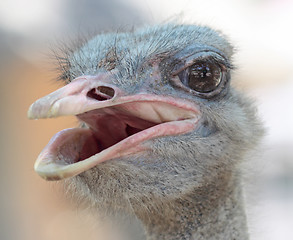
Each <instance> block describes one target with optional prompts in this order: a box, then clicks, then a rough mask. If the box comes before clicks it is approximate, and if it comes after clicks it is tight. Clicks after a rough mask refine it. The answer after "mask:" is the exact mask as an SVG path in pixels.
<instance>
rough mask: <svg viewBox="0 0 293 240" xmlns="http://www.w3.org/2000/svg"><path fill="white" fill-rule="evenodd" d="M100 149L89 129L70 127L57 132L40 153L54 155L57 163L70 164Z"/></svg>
mask: <svg viewBox="0 0 293 240" xmlns="http://www.w3.org/2000/svg"><path fill="white" fill-rule="evenodd" d="M101 150H102V149H101V148H100V146H99V143H98V142H97V140H96V139H95V137H94V134H93V132H92V131H91V130H90V129H84V128H72V129H64V130H62V131H60V132H58V133H57V134H56V135H55V136H54V137H53V138H52V139H51V141H50V142H49V143H48V145H47V146H46V147H45V149H44V150H43V152H42V153H41V154H46V155H50V156H55V159H56V160H57V161H58V162H59V163H62V162H63V163H64V164H72V163H76V162H79V161H82V160H84V159H87V158H89V157H90V156H92V155H94V154H96V153H98V152H100V151H101ZM51 159H52V158H51Z"/></svg>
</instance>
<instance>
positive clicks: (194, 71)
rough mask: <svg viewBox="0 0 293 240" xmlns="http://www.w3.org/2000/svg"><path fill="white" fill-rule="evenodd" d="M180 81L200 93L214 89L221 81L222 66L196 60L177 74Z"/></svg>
mask: <svg viewBox="0 0 293 240" xmlns="http://www.w3.org/2000/svg"><path fill="white" fill-rule="evenodd" d="M178 77H179V79H180V80H181V82H182V83H183V84H184V85H185V86H187V87H189V88H191V89H192V90H194V91H196V92H200V93H209V92H212V91H214V90H215V89H216V88H217V87H218V86H219V85H220V83H221V81H222V68H221V67H220V66H219V64H217V63H213V62H205V61H198V62H196V63H194V64H193V65H191V66H189V67H188V68H186V69H185V70H183V71H182V72H181V73H179V74H178Z"/></svg>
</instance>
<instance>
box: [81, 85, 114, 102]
mask: <svg viewBox="0 0 293 240" xmlns="http://www.w3.org/2000/svg"><path fill="white" fill-rule="evenodd" d="M114 94H115V90H114V89H113V88H111V87H106V86H99V87H97V88H93V89H91V90H90V91H89V92H88V93H87V97H89V98H93V99H96V100H98V101H105V100H109V99H111V98H112V97H114Z"/></svg>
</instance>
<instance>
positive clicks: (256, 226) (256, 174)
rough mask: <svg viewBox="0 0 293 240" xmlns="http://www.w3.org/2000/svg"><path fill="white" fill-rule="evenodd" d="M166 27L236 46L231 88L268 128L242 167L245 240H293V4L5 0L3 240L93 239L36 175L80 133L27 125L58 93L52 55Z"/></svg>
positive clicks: (55, 124)
mask: <svg viewBox="0 0 293 240" xmlns="http://www.w3.org/2000/svg"><path fill="white" fill-rule="evenodd" d="M165 21H178V22H184V23H200V24H207V25H209V26H213V27H215V28H217V29H220V30H222V31H223V32H224V33H225V34H226V35H228V36H229V37H230V40H231V41H232V43H233V44H235V45H236V47H237V49H238V54H237V55H236V56H235V62H236V64H237V65H238V66H239V69H238V71H237V73H236V74H235V75H234V85H235V86H236V87H237V88H239V89H241V90H242V91H245V92H247V94H248V95H250V96H252V97H254V98H255V99H256V101H257V104H258V107H259V114H260V116H261V118H262V119H263V122H264V123H265V126H266V127H267V136H266V138H265V139H264V141H263V144H262V147H261V150H259V153H258V156H257V157H255V158H253V159H250V160H249V163H248V164H247V166H245V168H247V175H246V189H247V196H248V197H247V206H248V207H247V208H248V217H249V225H250V232H251V239H252V240H277V239H278V240H279V239H281V240H292V239H293V127H292V123H293V46H292V44H293V30H292V29H293V26H292V25H293V1H290V0H287V1H286V0H221V1H216V0H205V1H203V0H202V1H197V0H194V1H192V0H188V1H187V0H181V1H178V0H143V1H136V0H125V1H122V0H102V1H94V0H87V1H85V0H84V1H78V0H72V1H70V0H43V1H41V0H1V1H0V96H1V99H0V106H1V109H0V110H1V113H0V114H1V115H0V116H1V118H0V119H1V125H0V129H1V139H0V141H1V145H0V150H1V151H0V154H1V159H0V190H1V195H0V214H1V215H0V239H1V240H2V239H3V240H6V239H7V240H10V239H13V240H14V239H16V240H18V239H22V240H35V239H42V240H43V239H44V240H53V239H54V240H55V239H65V240H67V239H70V240H75V239H76V240H77V239H82V238H84V239H89V238H87V237H85V233H84V231H85V229H86V228H83V227H84V226H82V224H81V223H80V222H79V219H75V218H74V217H73V216H72V214H71V213H70V210H69V209H67V207H66V203H64V202H63V201H62V199H61V197H60V195H61V194H60V193H59V191H60V189H59V187H58V184H56V183H48V182H45V181H43V180H42V179H41V178H40V177H38V176H37V175H36V173H35V172H34V171H33V164H34V161H35V159H36V157H37V155H38V153H39V152H40V151H41V150H42V148H43V147H44V146H45V145H46V143H47V142H48V140H49V139H50V138H51V137H52V136H53V135H54V134H55V133H56V132H57V131H60V130H61V129H63V128H68V127H72V126H75V124H76V121H75V119H74V118H72V117H67V118H60V119H50V120H38V121H29V120H27V119H26V111H27V109H28V107H29V105H30V104H31V103H32V102H33V101H35V100H36V99H37V98H39V97H41V96H43V95H45V94H48V93H49V92H51V91H53V90H55V89H57V88H58V87H59V86H60V83H56V82H54V78H55V77H56V73H55V72H54V71H52V69H53V68H54V66H52V63H51V62H50V60H49V59H47V57H46V53H47V52H48V46H49V45H50V44H51V43H54V42H56V41H57V40H58V39H63V40H65V41H66V39H71V38H73V37H74V36H76V32H80V31H81V30H85V32H86V31H88V30H89V31H91V30H93V29H108V28H113V27H115V26H116V27H121V26H122V27H125V26H128V27H129V26H132V25H134V24H140V23H141V22H149V23H160V22H165ZM57 42H58V41H57ZM44 53H45V54H44ZM101 239H103V238H102V237H101ZM103 240H104V239H103Z"/></svg>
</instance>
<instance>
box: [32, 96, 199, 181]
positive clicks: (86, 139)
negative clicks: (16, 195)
mask: <svg viewBox="0 0 293 240" xmlns="http://www.w3.org/2000/svg"><path fill="white" fill-rule="evenodd" d="M56 92H58V90H57V91H56ZM88 92H89V91H88ZM54 94H55V95H56V96H57V95H58V97H57V98H56V99H55V100H54V101H51V102H50V103H48V99H49V100H51V99H52V98H53V97H52V96H53V95H54ZM54 94H53V95H52V94H51V96H50V97H48V96H46V97H44V98H41V99H39V100H38V101H36V102H35V103H34V104H33V105H32V106H31V107H30V110H29V112H28V115H29V117H30V118H34V119H37V118H40V117H42V118H45V117H56V116H61V115H69V112H68V111H69V110H68V108H69V107H71V105H70V106H68V107H66V106H67V105H68V104H71V102H72V99H70V101H67V100H68V99H67V98H66V97H64V96H62V97H60V93H58V94H56V93H54ZM99 96H100V97H101V98H100V99H97V97H96V96H95V98H92V97H89V95H88V94H87V96H86V101H87V103H88V104H86V105H84V107H80V108H79V110H78V111H76V108H74V110H70V112H71V113H73V114H72V115H76V117H77V118H78V119H79V120H80V121H81V122H82V127H80V128H71V129H65V130H62V131H60V132H59V133H57V134H56V135H55V136H54V137H53V138H52V139H51V140H50V142H49V143H48V145H47V146H46V147H45V148H44V149H43V151H42V152H41V153H40V155H39V157H38V159H37V161H36V163H35V170H36V171H37V173H38V174H39V175H40V176H41V177H43V178H45V179H46V180H60V179H63V178H66V177H72V176H75V175H77V174H80V173H82V172H84V171H86V170H88V169H90V168H92V167H94V166H96V165H98V164H100V163H102V162H105V161H108V160H111V159H117V158H121V157H123V156H127V155H131V154H135V153H138V152H142V151H147V150H149V144H148V143H149V141H151V140H152V139H155V138H158V137H164V136H174V135H179V134H184V133H187V132H190V131H192V130H194V129H195V128H196V126H197V123H198V121H199V118H200V117H199V116H200V114H199V110H198V108H197V107H196V106H194V105H193V104H190V103H189V102H187V101H185V100H181V99H174V98H172V97H163V96H160V97H159V96H157V95H152V94H137V95H132V96H122V97H117V98H107V97H105V96H102V95H101V94H99ZM70 97H72V95H70ZM78 97H80V94H78ZM76 98H77V96H76V95H75V96H74V99H76ZM113 99H114V100H113ZM48 105H50V107H48ZM89 105H90V106H91V107H90V109H89V108H88V106H89ZM77 108H78V107H77ZM44 109H46V110H44ZM52 109H53V110H52ZM45 112H46V113H45ZM64 112H65V113H66V114H64Z"/></svg>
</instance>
